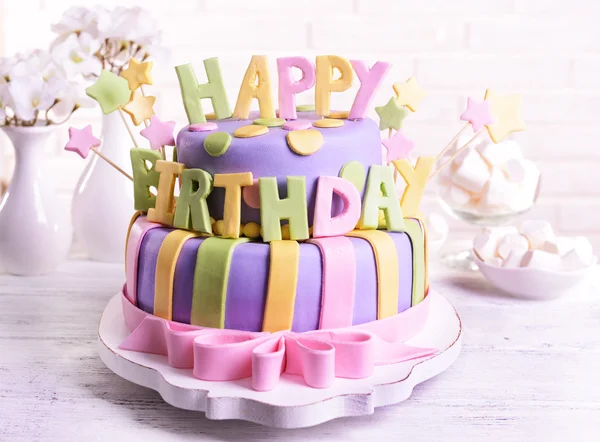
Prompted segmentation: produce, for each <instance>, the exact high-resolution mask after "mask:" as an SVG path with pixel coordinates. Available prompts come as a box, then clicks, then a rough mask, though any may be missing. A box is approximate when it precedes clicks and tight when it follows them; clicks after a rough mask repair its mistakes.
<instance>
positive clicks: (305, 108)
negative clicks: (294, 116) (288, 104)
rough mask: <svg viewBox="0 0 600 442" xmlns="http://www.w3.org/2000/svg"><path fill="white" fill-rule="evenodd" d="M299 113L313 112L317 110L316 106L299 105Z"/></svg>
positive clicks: (297, 107) (297, 108)
mask: <svg viewBox="0 0 600 442" xmlns="http://www.w3.org/2000/svg"><path fill="white" fill-rule="evenodd" d="M296 110H297V111H298V112H313V111H314V110H315V105H314V104H299V105H298V106H296Z"/></svg>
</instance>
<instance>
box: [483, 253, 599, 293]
mask: <svg viewBox="0 0 600 442" xmlns="http://www.w3.org/2000/svg"><path fill="white" fill-rule="evenodd" d="M472 255H473V259H474V260H475V262H476V263H477V265H478V266H479V270H481V273H482V274H483V276H485V279H487V280H488V281H489V282H491V283H492V284H493V285H494V286H496V287H497V288H499V289H500V290H503V291H505V292H507V293H510V294H512V295H515V296H520V297H524V298H530V299H552V298H557V297H559V296H561V295H564V294H566V293H568V292H569V291H571V290H573V289H575V288H577V286H579V285H580V284H583V283H584V282H585V281H586V280H587V278H588V276H589V275H590V274H591V273H592V272H593V271H594V270H595V266H596V262H597V258H596V257H594V259H593V262H592V264H591V265H589V266H588V267H585V268H583V269H580V270H573V271H569V272H551V271H548V270H541V269H534V268H523V267H521V268H510V269H507V268H502V267H496V266H492V265H489V264H486V263H485V262H483V261H482V260H481V259H480V258H479V256H477V254H476V253H475V252H472Z"/></svg>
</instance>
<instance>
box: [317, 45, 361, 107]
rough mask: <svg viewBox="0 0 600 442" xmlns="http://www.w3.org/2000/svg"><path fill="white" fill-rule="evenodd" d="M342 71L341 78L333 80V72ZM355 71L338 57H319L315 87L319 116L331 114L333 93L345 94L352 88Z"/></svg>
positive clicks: (348, 63)
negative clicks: (335, 69) (344, 92)
mask: <svg viewBox="0 0 600 442" xmlns="http://www.w3.org/2000/svg"><path fill="white" fill-rule="evenodd" d="M334 68H337V69H338V70H339V71H340V74H341V75H340V78H338V79H337V80H334V79H333V70H334ZM353 77H354V71H353V70H352V65H351V64H350V62H349V61H348V60H347V59H345V58H342V57H338V56H337V55H318V56H317V79H316V86H315V109H316V113H317V115H321V116H323V117H326V116H327V115H329V113H330V103H331V92H343V91H345V90H347V89H349V88H350V86H352V78H353Z"/></svg>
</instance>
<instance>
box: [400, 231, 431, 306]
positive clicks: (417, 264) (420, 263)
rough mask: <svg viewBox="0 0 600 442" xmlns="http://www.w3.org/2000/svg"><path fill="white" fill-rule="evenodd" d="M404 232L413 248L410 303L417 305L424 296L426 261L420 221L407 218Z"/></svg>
mask: <svg viewBox="0 0 600 442" xmlns="http://www.w3.org/2000/svg"><path fill="white" fill-rule="evenodd" d="M406 221H407V222H406V223H405V224H406V234H407V235H408V237H409V238H410V242H411V243H412V250H413V290H412V305H417V304H418V303H419V302H421V301H422V300H423V299H424V298H425V284H426V280H427V261H426V259H425V233H424V231H423V230H421V223H420V222H419V221H418V220H416V219H407V220H406Z"/></svg>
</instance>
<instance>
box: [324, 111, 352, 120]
mask: <svg viewBox="0 0 600 442" xmlns="http://www.w3.org/2000/svg"><path fill="white" fill-rule="evenodd" d="M348 115H350V111H334V112H331V113H330V114H329V115H327V118H330V119H338V118H339V119H342V120H347V119H348Z"/></svg>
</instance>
